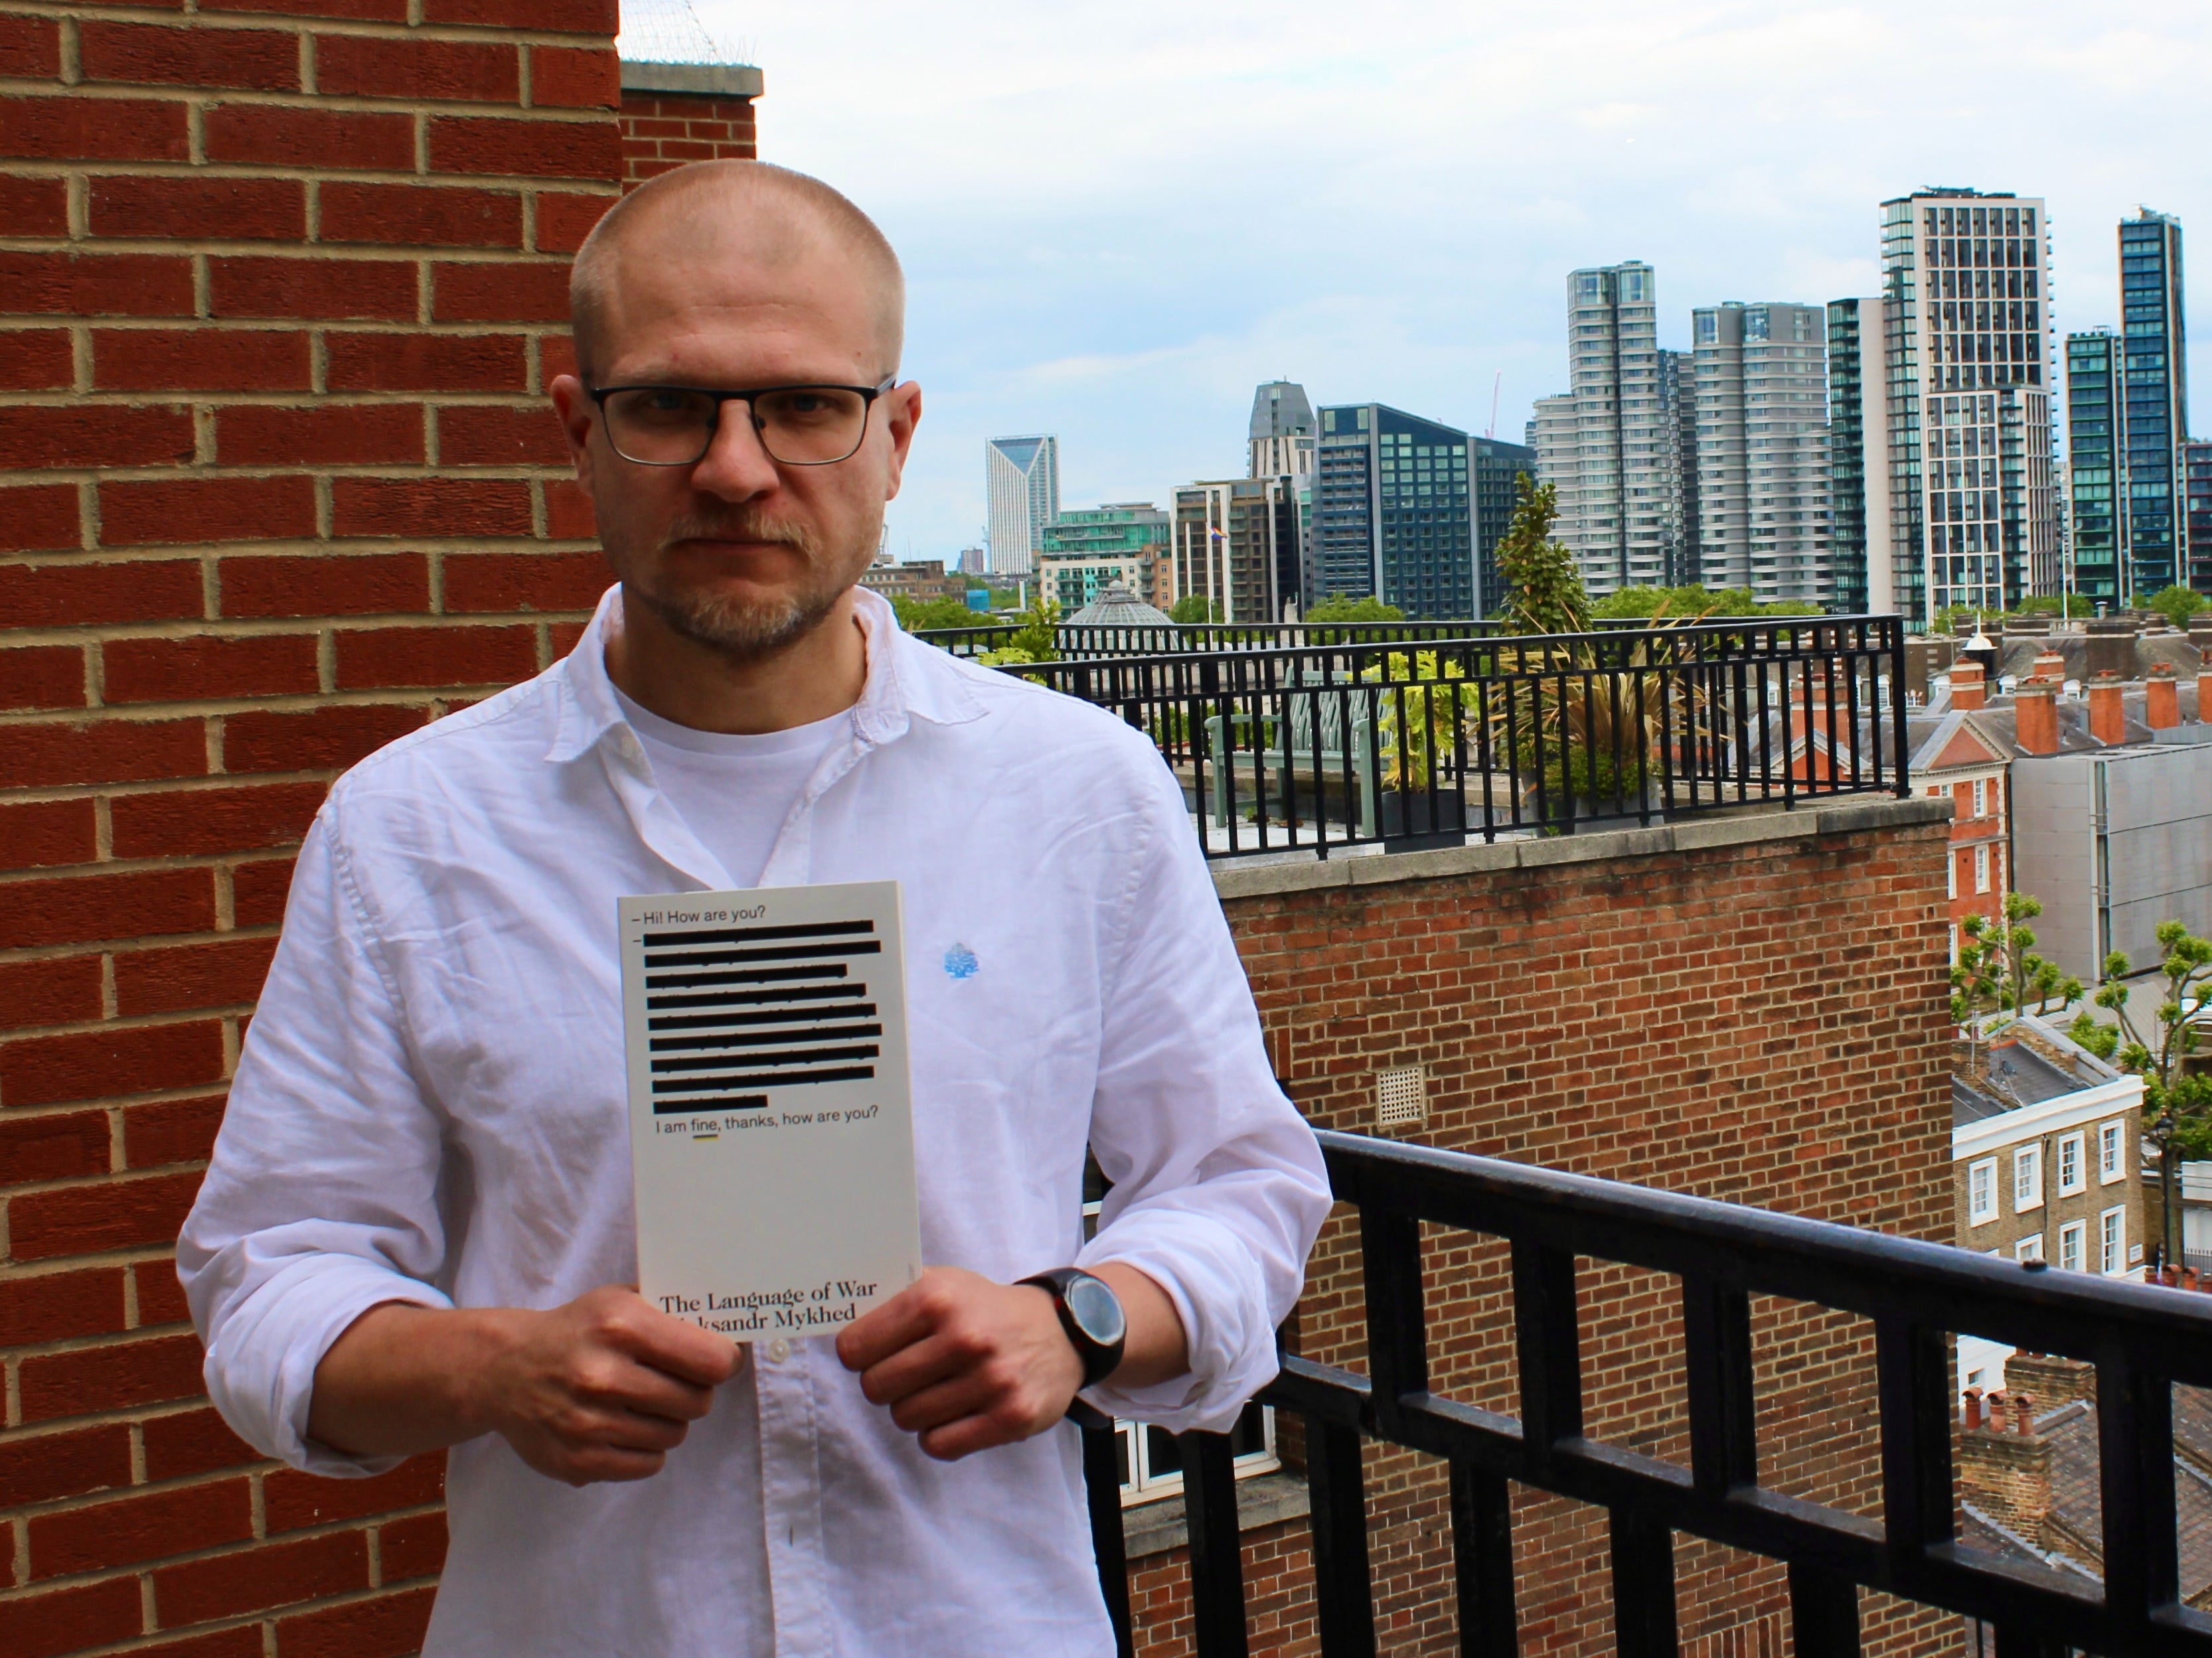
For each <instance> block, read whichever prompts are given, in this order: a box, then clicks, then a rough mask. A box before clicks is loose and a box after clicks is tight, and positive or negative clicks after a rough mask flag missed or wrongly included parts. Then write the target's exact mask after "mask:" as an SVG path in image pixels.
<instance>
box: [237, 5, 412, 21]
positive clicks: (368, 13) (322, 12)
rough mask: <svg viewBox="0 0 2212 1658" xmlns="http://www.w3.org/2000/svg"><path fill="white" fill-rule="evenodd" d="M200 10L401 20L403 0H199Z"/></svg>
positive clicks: (403, 14) (404, 12)
mask: <svg viewBox="0 0 2212 1658" xmlns="http://www.w3.org/2000/svg"><path fill="white" fill-rule="evenodd" d="M199 9H201V10H202V11H270V12H279V13H282V14H283V15H284V16H287V17H344V18H349V19H351V20H352V21H356V22H360V23H404V22H405V21H407V0H219V3H216V0H201V3H200V7H199Z"/></svg>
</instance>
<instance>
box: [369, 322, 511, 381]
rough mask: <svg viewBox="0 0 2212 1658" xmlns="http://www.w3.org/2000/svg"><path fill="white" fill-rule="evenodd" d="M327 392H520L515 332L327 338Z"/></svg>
mask: <svg viewBox="0 0 2212 1658" xmlns="http://www.w3.org/2000/svg"><path fill="white" fill-rule="evenodd" d="M329 349H330V381H329V384H330V388H331V390H332V391H333V392H520V391H523V390H525V389H526V387H527V386H528V384H529V380H528V378H527V361H526V356H525V355H524V348H523V340H522V336H520V334H333V335H331V337H330V342H329Z"/></svg>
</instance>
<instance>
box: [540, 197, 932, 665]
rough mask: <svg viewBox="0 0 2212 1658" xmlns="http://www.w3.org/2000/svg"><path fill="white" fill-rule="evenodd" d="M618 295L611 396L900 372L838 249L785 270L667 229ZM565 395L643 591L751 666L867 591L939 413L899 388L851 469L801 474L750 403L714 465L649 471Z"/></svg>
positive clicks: (624, 573)
mask: <svg viewBox="0 0 2212 1658" xmlns="http://www.w3.org/2000/svg"><path fill="white" fill-rule="evenodd" d="M678 211H681V209H680V208H679V209H678ZM611 288H612V292H611V295H610V296H609V301H610V302H609V304H608V306H607V315H606V318H605V323H604V325H603V327H602V332H601V338H600V341H599V346H598V352H597V355H598V358H599V361H597V362H595V363H593V364H591V365H587V367H588V368H589V369H591V370H592V381H593V383H594V384H595V385H597V386H663V385H665V386H701V387H710V388H721V389H732V388H745V389H751V388H760V387H769V386H794V385H836V386H874V385H877V384H878V382H880V381H881V380H883V379H884V376H885V374H887V373H889V372H890V369H891V368H892V367H894V365H893V364H891V363H890V362H889V361H885V357H886V355H887V350H888V348H887V346H886V343H885V342H884V336H883V331H882V329H881V327H880V325H879V323H878V309H877V301H878V298H879V296H878V294H877V293H876V292H874V291H873V290H872V288H870V286H869V285H868V279H867V275H866V269H865V266H864V265H863V263H862V262H861V261H860V260H857V259H854V258H849V257H845V256H842V254H841V252H839V250H837V249H836V247H835V246H834V245H833V244H831V243H829V241H828V240H826V239H823V240H820V241H818V242H816V241H809V242H808V243H806V244H805V251H803V252H800V253H799V255H798V257H796V258H787V259H783V260H779V261H775V262H769V261H764V260H762V259H760V258H757V257H753V256H751V255H750V254H749V253H748V252H747V251H746V250H745V248H744V246H743V243H742V240H741V239H740V238H739V237H738V236H735V235H721V236H716V235H706V236H702V235H700V234H696V232H694V233H692V234H683V233H682V232H680V231H679V232H678V234H675V235H671V236H663V235H660V234H656V228H655V227H653V226H652V225H650V224H649V225H647V227H644V228H641V229H640V230H639V232H638V233H637V234H635V235H633V236H632V238H631V239H630V240H629V243H628V244H627V245H626V246H625V247H624V248H623V253H622V256H621V258H620V259H619V260H618V262H617V264H616V265H615V276H614V281H613V282H612V284H611ZM552 391H553V396H554V400H555V403H556V405H557V406H558V408H559V410H560V412H561V416H562V427H563V428H564V429H565V430H566V431H567V433H568V441H569V446H570V449H571V450H572V452H574V457H575V461H576V475H577V477H578V479H579V481H580V483H582V484H583V486H584V488H585V489H587V490H588V491H590V493H591V496H592V504H593V506H594V507H596V508H597V511H598V515H599V538H600V541H601V544H603V545H604V546H605V549H606V552H607V556H608V559H609V561H610V562H611V563H612V564H613V566H614V570H615V574H616V575H617V577H619V578H620V579H621V580H622V581H623V586H624V590H625V592H627V593H629V595H630V596H631V598H633V600H634V601H635V602H640V603H642V604H645V605H647V607H649V608H650V609H651V610H653V612H655V614H656V615H658V616H659V618H660V619H661V620H662V621H663V622H665V623H666V624H667V625H668V626H669V627H670V628H671V629H673V630H674V631H676V632H678V633H679V634H682V635H685V636H686V637H689V638H691V639H694V640H696V641H699V642H700V643H702V644H706V645H709V646H712V647H714V648H716V649H718V650H720V651H722V652H723V653H726V654H727V655H730V656H732V657H733V658H736V659H754V658H757V657H759V656H761V655H763V654H765V653H769V652H772V651H775V650H776V649H777V648H779V647H781V646H783V645H786V644H788V643H790V642H791V641H793V640H795V639H797V638H798V637H799V636H800V635H803V634H805V633H806V632H807V631H808V630H809V629H811V628H812V627H813V626H814V625H815V624H816V623H818V622H820V621H821V619H822V618H823V616H825V615H827V614H828V613H829V610H830V609H831V607H832V606H834V605H835V604H836V602H837V599H838V598H839V597H840V596H841V595H842V594H843V593H844V592H845V591H846V590H847V589H848V588H849V587H850V586H852V585H853V584H854V582H855V581H856V580H859V578H860V573H861V571H863V570H864V569H866V568H867V566H868V564H869V562H870V561H871V560H872V558H873V557H874V556H875V552H876V548H877V544H878V540H879V537H880V536H881V532H882V526H883V516H884V502H885V501H889V500H890V498H891V497H892V496H893V495H896V494H897V492H898V483H899V474H900V470H901V468H902V466H903V465H904V463H905V459H906V452H907V446H908V443H909V441H910V440H912V437H913V434H914V425H915V421H916V420H917V419H918V418H919V417H920V415H921V392H920V388H918V387H917V386H914V385H913V384H911V383H908V384H907V385H905V386H898V387H896V388H895V389H894V390H892V391H890V392H886V393H885V394H884V395H883V396H881V397H879V398H877V400H876V402H875V404H874V405H873V406H872V408H871V410H869V413H868V420H867V425H866V432H865V434H864V435H863V437H862V438H861V440H860V448H859V449H858V450H857V451H855V452H854V454H853V455H852V456H851V457H850V458H849V459H845V460H842V461H839V462H836V463H834V464H832V465H814V466H797V465H783V464H780V463H778V462H777V461H775V460H774V459H771V458H770V457H769V453H768V452H767V451H766V450H765V449H764V448H763V446H762V445H761V441H760V438H759V436H758V434H757V432H756V430H755V428H754V426H753V423H752V422H751V421H750V419H749V418H748V417H747V413H748V411H747V405H746V404H742V403H726V404H723V405H722V410H721V417H720V423H719V425H718V427H717V428H716V430H715V433H714V440H713V443H712V445H711V446H709V448H708V452H707V453H706V455H705V457H704V458H703V459H701V460H700V461H699V462H698V463H697V464H696V465H691V466H646V465H637V464H635V463H634V462H631V461H628V460H625V459H623V458H622V457H621V456H620V455H618V454H617V453H616V452H615V451H614V449H613V448H612V447H611V446H610V444H609V441H608V435H607V432H606V428H605V422H604V420H603V418H602V417H601V415H600V411H599V409H598V408H597V406H596V405H595V404H593V403H592V400H591V399H590V398H588V397H587V396H586V395H585V392H584V388H583V387H582V386H581V385H580V384H579V383H578V381H577V380H574V378H572V377H569V376H566V375H564V376H562V377H561V379H559V380H556V381H555V382H554V385H553V387H552Z"/></svg>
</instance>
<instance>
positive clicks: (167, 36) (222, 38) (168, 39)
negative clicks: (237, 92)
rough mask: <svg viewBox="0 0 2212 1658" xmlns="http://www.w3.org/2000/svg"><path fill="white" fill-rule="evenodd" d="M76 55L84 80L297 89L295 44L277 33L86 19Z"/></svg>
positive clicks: (295, 39)
mask: <svg viewBox="0 0 2212 1658" xmlns="http://www.w3.org/2000/svg"><path fill="white" fill-rule="evenodd" d="M77 53H78V57H79V59H80V61H81V62H82V65H83V72H84V77H85V79H87V80H88V81H125V82H131V83H133V84H136V85H139V86H185V87H243V88H251V89H252V90H253V91H256V92H297V91H298V90H299V89H300V43H299V39H298V37H297V36H296V35H294V34H291V33H287V32H280V31H278V30H276V29H207V28H172V27H168V26H167V25H166V24H160V23H150V24H149V23H117V22H107V21H99V20H94V19H87V20H86V21H83V22H82V23H80V24H78V25H77ZM94 107H97V106H94Z"/></svg>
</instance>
